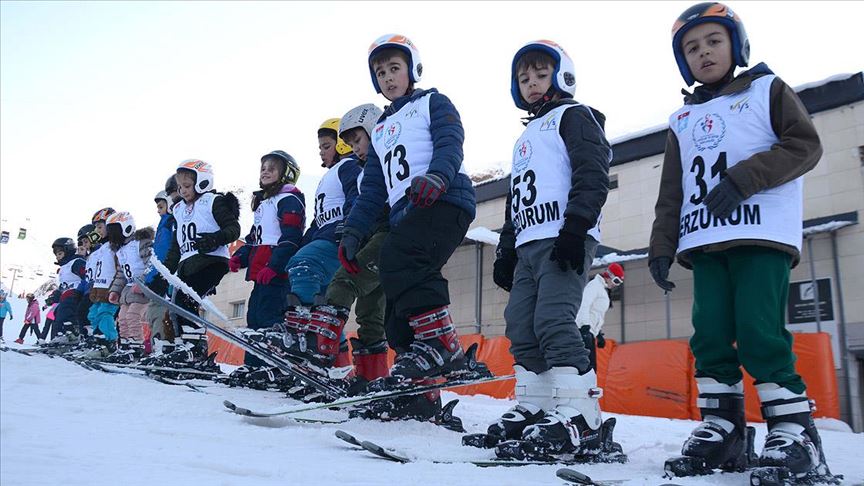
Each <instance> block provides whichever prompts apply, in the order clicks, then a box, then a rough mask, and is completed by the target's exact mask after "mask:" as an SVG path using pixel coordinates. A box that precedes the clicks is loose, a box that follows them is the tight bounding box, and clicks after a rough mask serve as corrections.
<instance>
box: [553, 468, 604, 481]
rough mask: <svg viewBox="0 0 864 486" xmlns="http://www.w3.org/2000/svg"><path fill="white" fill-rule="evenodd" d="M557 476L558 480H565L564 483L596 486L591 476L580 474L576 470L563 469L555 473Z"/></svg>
mask: <svg viewBox="0 0 864 486" xmlns="http://www.w3.org/2000/svg"><path fill="white" fill-rule="evenodd" d="M555 475H556V476H558V478H560V479H563V480H564V481H567V482H570V483H575V484H585V485H593V484H596V483H595V482H594V481H593V480H592V479H591V478H590V477H589V476H587V475H585V474H582V473H580V472H579V471H576V470H574V469H570V468H566V467H562V468H561V469H558V470H557V471H555Z"/></svg>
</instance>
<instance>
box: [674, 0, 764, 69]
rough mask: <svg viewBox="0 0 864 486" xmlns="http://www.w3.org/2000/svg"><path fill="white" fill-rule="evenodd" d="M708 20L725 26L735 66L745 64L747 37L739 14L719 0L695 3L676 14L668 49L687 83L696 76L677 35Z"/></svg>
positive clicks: (748, 46)
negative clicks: (670, 49) (673, 55)
mask: <svg viewBox="0 0 864 486" xmlns="http://www.w3.org/2000/svg"><path fill="white" fill-rule="evenodd" d="M708 22H715V23H718V24H720V25H722V26H723V27H726V29H728V30H729V37H730V38H731V40H732V61H733V62H734V63H735V65H736V66H740V67H746V66H747V63H748V62H750V40H749V39H748V38H747V31H746V30H744V23H743V22H741V17H739V16H738V15H736V14H735V12H733V11H732V9H730V8H729V7H727V6H726V5H724V4H722V3H720V2H703V3H697V4H696V5H693V6H692V7H690V8H688V9H687V10H685V11H684V12H683V13H682V14H681V15H679V16H678V18H677V19H675V23H674V24H673V25H672V52H673V53H675V62H677V63H678V71H680V72H681V76H682V77H683V78H684V82H685V83H687V86H692V85H693V83H695V82H696V78H695V77H694V76H693V73H691V72H690V67H689V66H688V65H687V59H685V58H684V52H682V51H681V39H682V38H683V37H684V34H685V33H687V31H688V30H690V29H692V28H693V27H695V26H697V25H699V24H704V23H708Z"/></svg>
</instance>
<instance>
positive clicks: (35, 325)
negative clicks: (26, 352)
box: [15, 294, 41, 344]
mask: <svg viewBox="0 0 864 486" xmlns="http://www.w3.org/2000/svg"><path fill="white" fill-rule="evenodd" d="M26 298H27V312H26V313H25V314H24V325H23V326H22V327H21V332H20V333H18V339H16V340H15V342H16V343H18V344H24V336H26V335H27V331H28V330H29V331H30V332H32V333H33V334H35V335H37V336H38V335H39V322H40V321H41V314H40V313H39V301H38V300H36V296H35V295H33V294H27V297H26Z"/></svg>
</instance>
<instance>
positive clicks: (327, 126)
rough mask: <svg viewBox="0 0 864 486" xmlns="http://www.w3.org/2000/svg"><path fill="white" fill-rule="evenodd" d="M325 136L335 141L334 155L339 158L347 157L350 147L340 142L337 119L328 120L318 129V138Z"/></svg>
mask: <svg viewBox="0 0 864 486" xmlns="http://www.w3.org/2000/svg"><path fill="white" fill-rule="evenodd" d="M323 135H327V136H330V137H333V138H335V139H336V153H337V154H339V156H340V157H341V156H343V155H348V154H350V153H351V146H350V145H348V144H347V143H345V142H344V141H342V139H341V138H340V137H339V119H338V118H328V119H326V120H324V123H322V124H321V126H320V127H318V136H319V137H321V136H323Z"/></svg>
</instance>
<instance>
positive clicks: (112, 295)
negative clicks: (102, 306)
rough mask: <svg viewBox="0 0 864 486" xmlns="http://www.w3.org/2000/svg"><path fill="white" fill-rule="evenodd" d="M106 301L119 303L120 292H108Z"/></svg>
mask: <svg viewBox="0 0 864 486" xmlns="http://www.w3.org/2000/svg"><path fill="white" fill-rule="evenodd" d="M108 302H110V303H112V304H119V303H120V294H118V293H117V292H108Z"/></svg>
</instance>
